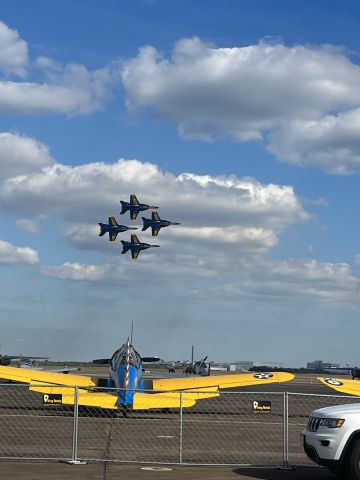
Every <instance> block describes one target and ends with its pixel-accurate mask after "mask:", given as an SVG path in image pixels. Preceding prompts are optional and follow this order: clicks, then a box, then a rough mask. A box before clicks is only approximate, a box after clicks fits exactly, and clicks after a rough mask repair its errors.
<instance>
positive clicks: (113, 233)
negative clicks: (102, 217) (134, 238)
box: [99, 217, 137, 242]
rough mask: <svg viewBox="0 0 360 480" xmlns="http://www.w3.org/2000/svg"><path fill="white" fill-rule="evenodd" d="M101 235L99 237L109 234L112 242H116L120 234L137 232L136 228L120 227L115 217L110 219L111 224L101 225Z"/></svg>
mask: <svg viewBox="0 0 360 480" xmlns="http://www.w3.org/2000/svg"><path fill="white" fill-rule="evenodd" d="M99 226H100V233H99V237H102V236H103V235H105V233H108V234H109V240H110V242H115V240H116V237H117V235H118V233H120V232H126V231H127V230H137V228H136V227H126V226H125V225H119V224H118V223H117V221H116V220H115V217H109V223H108V224H107V223H99Z"/></svg>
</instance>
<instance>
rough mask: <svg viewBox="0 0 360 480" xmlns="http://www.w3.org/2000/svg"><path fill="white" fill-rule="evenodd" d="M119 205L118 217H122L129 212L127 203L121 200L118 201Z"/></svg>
mask: <svg viewBox="0 0 360 480" xmlns="http://www.w3.org/2000/svg"><path fill="white" fill-rule="evenodd" d="M120 203H121V212H120V215H124V213H126V212H127V211H128V210H129V207H128V204H127V202H124V201H123V200H120Z"/></svg>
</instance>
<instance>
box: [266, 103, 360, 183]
mask: <svg viewBox="0 0 360 480" xmlns="http://www.w3.org/2000/svg"><path fill="white" fill-rule="evenodd" d="M268 149H269V151H270V152H272V153H274V154H275V155H276V156H277V157H278V158H279V159H280V160H283V161H285V162H287V163H292V164H295V165H300V166H316V167H320V168H322V169H323V170H325V171H326V172H328V173H332V174H339V175H346V174H350V173H353V172H357V171H359V170H360V108H357V109H355V110H350V111H348V112H344V113H339V114H338V115H326V116H324V117H322V118H320V119H318V120H307V121H305V120H299V121H293V122H290V123H288V124H287V125H284V126H282V127H281V128H279V130H278V131H277V132H276V133H274V134H273V135H272V137H271V142H270V144H269V146H268Z"/></svg>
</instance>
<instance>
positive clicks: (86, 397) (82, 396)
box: [29, 385, 118, 410]
mask: <svg viewBox="0 0 360 480" xmlns="http://www.w3.org/2000/svg"><path fill="white" fill-rule="evenodd" d="M29 390H31V391H32V392H39V393H43V394H44V404H46V403H51V402H49V401H48V400H47V399H48V398H50V400H51V395H54V394H55V395H60V399H59V400H58V401H57V402H56V403H57V404H59V405H74V401H75V389H74V388H69V387H44V386H34V385H30V387H29ZM117 399H118V397H117V395H115V394H111V393H104V392H95V391H93V390H85V389H83V388H79V390H78V404H79V405H81V406H82V407H97V408H106V409H111V410H116V409H117Z"/></svg>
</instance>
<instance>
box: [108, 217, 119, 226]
mask: <svg viewBox="0 0 360 480" xmlns="http://www.w3.org/2000/svg"><path fill="white" fill-rule="evenodd" d="M109 225H111V226H112V227H117V226H118V223H117V221H116V220H115V217H109Z"/></svg>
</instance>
